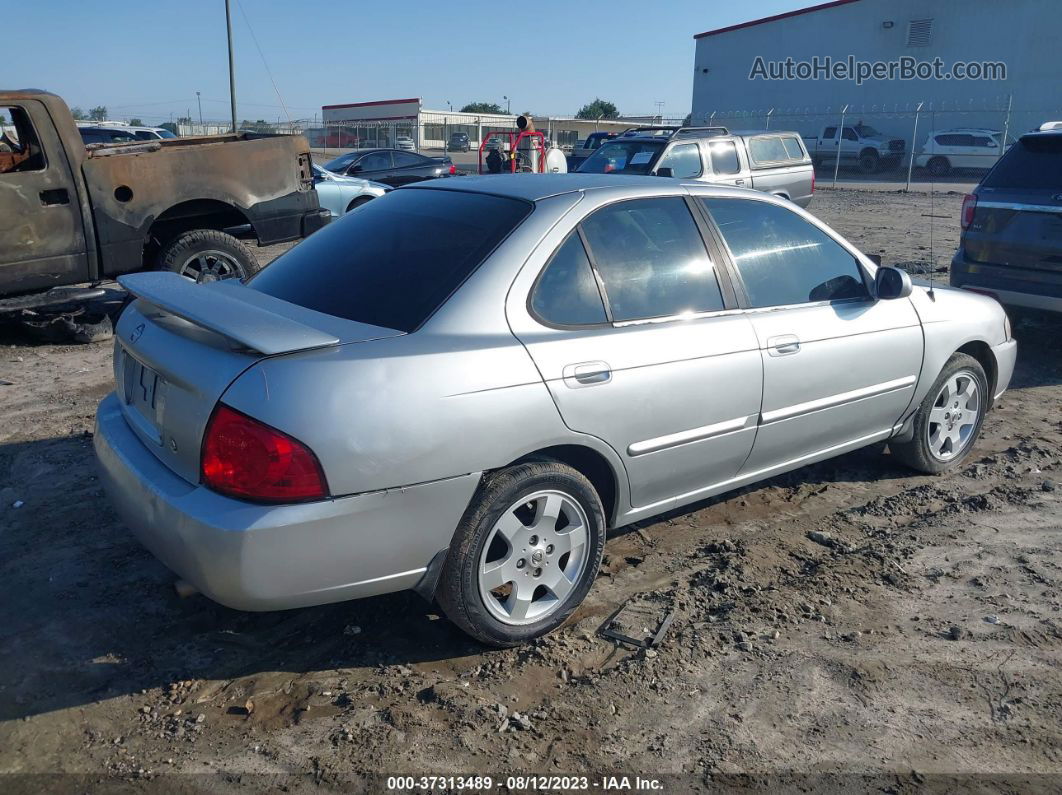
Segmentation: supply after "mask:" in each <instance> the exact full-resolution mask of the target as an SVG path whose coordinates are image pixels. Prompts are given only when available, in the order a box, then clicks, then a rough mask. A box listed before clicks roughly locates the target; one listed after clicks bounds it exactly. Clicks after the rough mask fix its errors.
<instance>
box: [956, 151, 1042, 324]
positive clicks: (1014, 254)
mask: <svg viewBox="0 0 1062 795" xmlns="http://www.w3.org/2000/svg"><path fill="white" fill-rule="evenodd" d="M951 283H952V284H953V285H954V286H956V287H964V288H966V289H969V290H975V291H977V292H982V293H988V294H989V295H992V296H994V297H995V298H997V299H999V301H1001V302H1002V303H1004V304H1008V305H1011V306H1019V307H1029V308H1032V309H1045V310H1049V311H1052V312H1062V130H1055V131H1049V132H1034V133H1027V134H1025V135H1023V136H1021V138H1019V139H1018V141H1017V143H1015V144H1014V145H1013V146H1011V147H1010V148H1009V149H1008V150H1007V152H1006V154H1004V155H1003V157H1001V158H1000V160H999V162H998V163H996V165H995V167H994V168H993V169H992V170H991V171H989V172H988V174H986V175H985V176H984V178H983V179H982V180H981V183H980V184H979V185H978V186H977V187H976V188H974V191H973V193H971V194H969V195H968V196H966V198H965V199H964V200H963V203H962V237H961V238H960V239H959V248H958V250H957V251H956V252H955V257H954V259H952V262H951Z"/></svg>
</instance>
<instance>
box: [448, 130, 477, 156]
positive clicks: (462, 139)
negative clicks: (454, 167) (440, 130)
mask: <svg viewBox="0 0 1062 795" xmlns="http://www.w3.org/2000/svg"><path fill="white" fill-rule="evenodd" d="M471 148H472V141H471V140H470V139H469V137H468V133H463V132H455V133H453V134H452V135H451V136H450V140H449V141H447V142H446V151H447V152H468V151H469V150H471Z"/></svg>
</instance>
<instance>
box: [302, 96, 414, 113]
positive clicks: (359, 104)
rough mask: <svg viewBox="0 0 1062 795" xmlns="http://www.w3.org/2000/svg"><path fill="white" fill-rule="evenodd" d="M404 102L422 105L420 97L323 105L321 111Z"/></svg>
mask: <svg viewBox="0 0 1062 795" xmlns="http://www.w3.org/2000/svg"><path fill="white" fill-rule="evenodd" d="M404 102H416V103H417V104H418V105H419V104H420V97H413V98H412V99H378V100H376V101H375V102H348V103H347V104H346V105H322V106H321V110H336V109H337V108H368V107H371V106H373V105H398V104H401V103H404Z"/></svg>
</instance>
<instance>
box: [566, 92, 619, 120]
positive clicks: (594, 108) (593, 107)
mask: <svg viewBox="0 0 1062 795" xmlns="http://www.w3.org/2000/svg"><path fill="white" fill-rule="evenodd" d="M618 117H619V109H618V108H617V107H616V106H615V104H614V103H612V102H609V101H608V100H605V99H601V97H594V101H593V102H588V103H587V104H586V105H583V106H582V107H581V108H579V112H578V113H576V114H575V118H577V119H615V118H618Z"/></svg>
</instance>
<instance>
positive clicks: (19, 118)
mask: <svg viewBox="0 0 1062 795" xmlns="http://www.w3.org/2000/svg"><path fill="white" fill-rule="evenodd" d="M0 118H2V119H3V120H4V121H3V122H0V174H10V173H14V172H20V171H43V170H44V168H45V160H44V149H43V148H42V147H41V142H40V139H39V138H38V137H37V131H36V130H35V129H33V123H32V122H31V121H30V118H29V113H27V112H26V109H25V108H23V107H21V106H18V105H12V106H7V107H5V106H3V105H0ZM8 120H10V126H8V124H7V122H8Z"/></svg>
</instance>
